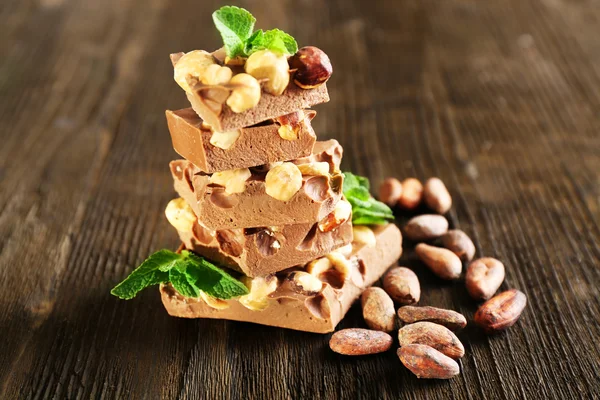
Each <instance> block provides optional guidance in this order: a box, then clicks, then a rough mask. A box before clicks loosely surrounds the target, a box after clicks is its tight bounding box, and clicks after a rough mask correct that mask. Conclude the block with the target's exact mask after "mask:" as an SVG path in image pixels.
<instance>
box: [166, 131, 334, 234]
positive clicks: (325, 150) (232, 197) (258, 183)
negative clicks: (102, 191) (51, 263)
mask: <svg viewBox="0 0 600 400" xmlns="http://www.w3.org/2000/svg"><path fill="white" fill-rule="evenodd" d="M315 148H316V151H317V152H318V153H316V152H315V151H313V157H312V159H315V160H323V161H320V162H319V164H323V163H325V162H327V163H328V164H329V171H328V173H327V172H326V173H325V175H311V174H307V175H302V177H301V182H300V181H299V185H300V186H299V189H298V191H297V192H295V194H294V195H293V197H291V198H290V199H289V200H287V201H282V200H278V199H277V198H275V197H273V196H272V195H270V194H268V190H269V187H268V185H267V184H266V177H267V174H268V169H267V168H268V167H266V166H264V168H265V169H261V168H254V169H250V170H249V172H248V171H244V172H243V173H247V174H249V176H248V175H246V176H248V177H247V178H245V180H244V181H242V182H241V186H242V190H243V191H242V192H240V193H231V194H228V193H227V191H226V187H224V186H221V185H218V184H215V183H211V177H212V176H211V175H207V174H204V173H202V172H201V171H200V170H199V168H198V167H196V166H194V164H192V163H191V162H189V161H187V160H176V161H171V163H170V167H171V174H172V175H173V180H174V187H175V190H176V191H177V193H178V194H179V196H181V197H182V198H183V199H185V201H186V202H187V203H188V204H189V205H190V206H191V207H192V209H193V210H194V213H195V214H196V215H197V216H198V220H199V223H200V224H201V225H202V226H204V227H206V228H208V229H210V230H215V231H216V230H223V229H239V228H255V227H264V226H278V225H293V224H304V223H314V222H315V221H320V220H322V219H323V218H325V217H326V216H327V215H328V214H330V213H331V212H332V211H333V210H334V208H335V205H336V203H337V202H338V201H339V200H340V198H341V197H342V183H343V175H342V174H341V173H340V172H339V170H338V169H339V164H337V165H336V164H335V163H339V159H340V157H338V155H340V154H341V146H340V145H339V143H338V142H337V141H335V140H330V141H328V142H327V144H326V145H322V144H320V145H319V146H315ZM310 159H311V158H310V157H309V159H308V160H310ZM234 179H235V178H232V180H234Z"/></svg>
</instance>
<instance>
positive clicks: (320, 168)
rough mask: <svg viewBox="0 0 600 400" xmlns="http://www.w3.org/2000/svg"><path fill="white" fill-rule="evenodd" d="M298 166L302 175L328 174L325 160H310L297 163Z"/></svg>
mask: <svg viewBox="0 0 600 400" xmlns="http://www.w3.org/2000/svg"><path fill="white" fill-rule="evenodd" d="M282 128H283V127H282ZM279 129H281V128H279ZM298 168H299V169H300V172H302V175H310V176H328V175H329V163H326V162H311V163H308V164H299V165H298Z"/></svg>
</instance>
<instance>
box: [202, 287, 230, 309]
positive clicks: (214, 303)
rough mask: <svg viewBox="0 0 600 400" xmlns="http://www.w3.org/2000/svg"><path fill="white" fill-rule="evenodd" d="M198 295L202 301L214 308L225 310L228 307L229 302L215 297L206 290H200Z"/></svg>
mask: <svg viewBox="0 0 600 400" xmlns="http://www.w3.org/2000/svg"><path fill="white" fill-rule="evenodd" d="M200 297H201V298H202V300H204V302H205V303H206V304H207V305H208V306H209V307H212V308H214V309H216V310H225V309H227V308H229V303H227V302H226V301H225V300H221V299H217V298H216V297H212V296H211V295H209V294H208V293H206V292H203V291H202V290H201V291H200Z"/></svg>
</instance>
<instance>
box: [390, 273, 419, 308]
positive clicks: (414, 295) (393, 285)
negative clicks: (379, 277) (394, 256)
mask: <svg viewBox="0 0 600 400" xmlns="http://www.w3.org/2000/svg"><path fill="white" fill-rule="evenodd" d="M383 288H384V289H385V291H386V292H387V294H389V295H390V297H391V298H392V299H393V300H394V301H397V302H398V303H400V304H414V303H417V302H418V301H419V298H420V297H421V285H420V284H419V278H417V275H416V274H415V273H414V272H413V271H412V270H410V269H408V268H405V267H394V268H392V269H390V270H389V271H388V273H387V274H385V276H384V277H383Z"/></svg>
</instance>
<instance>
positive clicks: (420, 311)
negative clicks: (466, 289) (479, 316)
mask: <svg viewBox="0 0 600 400" xmlns="http://www.w3.org/2000/svg"><path fill="white" fill-rule="evenodd" d="M398 317H399V318H400V321H402V322H404V323H406V324H412V323H415V322H419V321H426V322H433V323H434V324H439V325H444V326H445V327H446V328H448V329H451V330H453V331H457V330H459V329H462V328H464V327H465V326H467V319H466V318H465V316H464V315H462V314H460V313H458V312H456V311H452V310H445V309H443V308H436V307H429V306H424V307H414V306H404V307H400V308H399V309H398Z"/></svg>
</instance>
